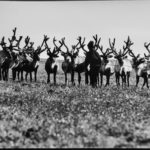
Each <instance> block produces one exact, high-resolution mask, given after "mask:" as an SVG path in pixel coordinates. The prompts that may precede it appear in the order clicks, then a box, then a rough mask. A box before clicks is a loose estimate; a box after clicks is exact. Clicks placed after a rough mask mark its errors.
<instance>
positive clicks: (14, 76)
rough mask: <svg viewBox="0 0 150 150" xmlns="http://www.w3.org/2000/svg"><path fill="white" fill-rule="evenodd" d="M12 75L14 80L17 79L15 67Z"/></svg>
mask: <svg viewBox="0 0 150 150" xmlns="http://www.w3.org/2000/svg"><path fill="white" fill-rule="evenodd" d="M12 77H13V81H14V80H15V79H16V71H15V70H14V69H12Z"/></svg>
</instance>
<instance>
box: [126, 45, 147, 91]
mask: <svg viewBox="0 0 150 150" xmlns="http://www.w3.org/2000/svg"><path fill="white" fill-rule="evenodd" d="M145 47H146V48H148V47H147V45H145ZM129 55H130V56H131V57H132V62H133V64H132V65H133V68H134V70H135V74H136V87H138V83H139V78H140V77H142V78H143V79H144V82H143V85H142V89H143V87H144V85H145V84H146V86H147V88H149V85H148V73H147V71H148V70H147V62H146V60H145V59H144V58H142V57H140V54H138V55H135V54H134V53H133V52H132V50H131V49H130V50H129Z"/></svg>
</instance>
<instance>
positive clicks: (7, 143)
mask: <svg viewBox="0 0 150 150" xmlns="http://www.w3.org/2000/svg"><path fill="white" fill-rule="evenodd" d="M43 66H44V64H43V63H41V64H40V68H39V70H38V81H37V82H36V83H35V82H32V83H30V82H29V81H28V82H25V81H24V82H18V81H15V82H13V81H12V79H11V74H10V80H9V81H8V82H4V81H0V148H9V147H10V148H21V147H23V148H33V147H36V148H37V147H40V148H53V147H55V148H65V147H66V148H72V147H76V148H79V147H84V148H85V147H88V148H89V147H99V148H107V147H113V148H114V147H116V148H120V147H121V148H123V147H126V148H140V147H142V148H144V147H150V117H149V116H150V91H149V90H148V89H146V88H145V89H143V90H141V89H140V88H135V87H134V85H135V76H134V72H133V73H132V74H131V79H130V84H131V86H130V87H129V88H122V87H120V88H117V87H116V85H115V81H114V76H112V77H111V85H110V86H109V87H107V88H105V87H102V88H96V89H94V88H91V87H90V86H85V85H84V78H82V85H81V86H80V87H79V86H71V84H70V83H69V84H70V85H69V86H65V85H64V75H63V74H58V76H57V85H56V86H54V85H53V84H46V80H47V76H46V72H45V70H44V67H43ZM76 76H77V75H76ZM69 79H70V77H69ZM76 79H77V77H76ZM76 83H77V80H76ZM141 84H142V79H141V81H140V84H139V87H141Z"/></svg>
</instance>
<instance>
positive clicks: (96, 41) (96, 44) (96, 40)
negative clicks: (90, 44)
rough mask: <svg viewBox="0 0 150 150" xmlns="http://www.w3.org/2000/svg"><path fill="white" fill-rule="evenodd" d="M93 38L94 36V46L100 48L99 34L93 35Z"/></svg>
mask: <svg viewBox="0 0 150 150" xmlns="http://www.w3.org/2000/svg"><path fill="white" fill-rule="evenodd" d="M93 38H94V41H95V43H94V47H95V50H97V49H98V48H99V43H100V41H101V38H99V39H98V36H97V34H96V35H95V36H93Z"/></svg>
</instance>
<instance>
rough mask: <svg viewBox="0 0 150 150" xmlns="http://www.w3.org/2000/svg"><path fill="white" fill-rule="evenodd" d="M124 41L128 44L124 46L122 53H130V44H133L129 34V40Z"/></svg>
mask: <svg viewBox="0 0 150 150" xmlns="http://www.w3.org/2000/svg"><path fill="white" fill-rule="evenodd" d="M124 43H125V44H126V46H123V53H122V54H121V55H122V56H125V55H126V54H127V53H128V51H129V49H130V46H131V45H133V43H132V42H131V40H130V37H129V36H128V39H127V41H124Z"/></svg>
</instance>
